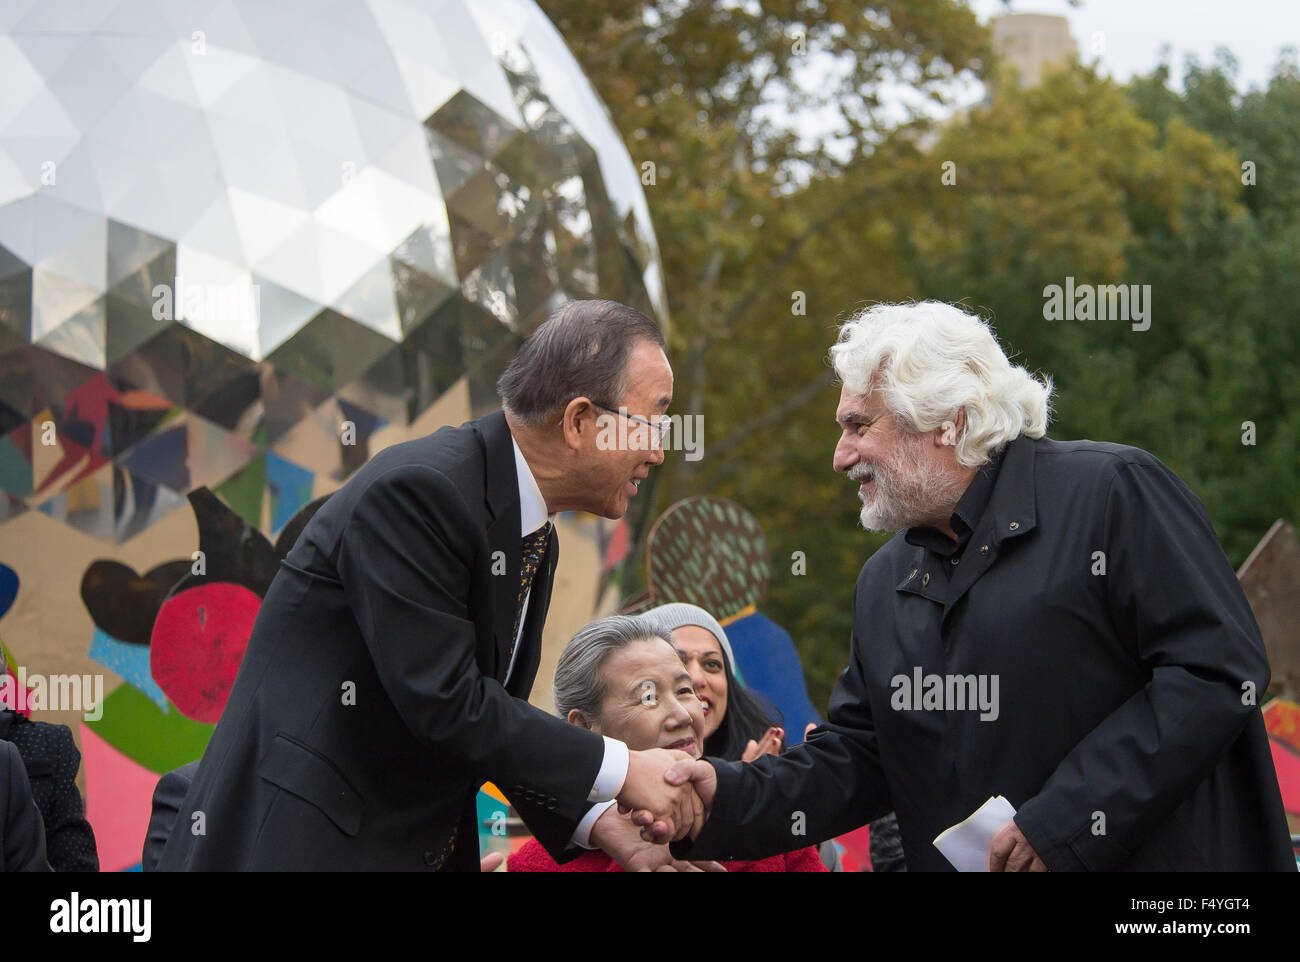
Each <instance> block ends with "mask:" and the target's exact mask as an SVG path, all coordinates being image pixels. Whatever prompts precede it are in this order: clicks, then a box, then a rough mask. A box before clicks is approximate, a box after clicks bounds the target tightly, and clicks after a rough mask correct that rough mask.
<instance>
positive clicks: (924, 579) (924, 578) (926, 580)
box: [921, 571, 930, 588]
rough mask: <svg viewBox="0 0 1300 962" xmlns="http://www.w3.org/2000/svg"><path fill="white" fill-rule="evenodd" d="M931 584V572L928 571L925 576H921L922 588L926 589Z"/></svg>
mask: <svg viewBox="0 0 1300 962" xmlns="http://www.w3.org/2000/svg"><path fill="white" fill-rule="evenodd" d="M929 583H930V572H928V571H927V572H926V573H925V574H923V575H921V587H922V588H924V587H925V586H926V585H928V584H929Z"/></svg>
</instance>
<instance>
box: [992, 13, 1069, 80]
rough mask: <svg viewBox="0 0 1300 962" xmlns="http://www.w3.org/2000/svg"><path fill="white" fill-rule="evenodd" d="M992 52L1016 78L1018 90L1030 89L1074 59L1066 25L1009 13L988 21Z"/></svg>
mask: <svg viewBox="0 0 1300 962" xmlns="http://www.w3.org/2000/svg"><path fill="white" fill-rule="evenodd" d="M989 25H990V27H991V28H992V31H993V50H994V52H995V53H996V54H997V55H998V57H999V58H1001V59H1002V60H1003V61H1004V62H1006V63H1008V64H1010V65H1011V66H1012V67H1014V68H1015V69H1016V71H1017V73H1018V74H1019V75H1020V86H1022V87H1033V86H1036V85H1038V84H1039V83H1041V82H1042V79H1043V76H1044V75H1045V74H1046V73H1047V72H1049V71H1051V70H1054V69H1056V68H1059V67H1064V66H1066V65H1067V64H1068V63H1069V62H1070V61H1072V60H1076V59H1078V56H1079V49H1078V46H1077V45H1076V44H1075V42H1074V37H1072V36H1071V35H1070V21H1069V20H1067V19H1066V18H1065V17H1058V16H1055V15H1050V14H1045V13H1010V14H1007V15H1006V16H1003V17H994V18H993V19H992V20H991V21H990V24H989Z"/></svg>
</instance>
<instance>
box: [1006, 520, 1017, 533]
mask: <svg viewBox="0 0 1300 962" xmlns="http://www.w3.org/2000/svg"><path fill="white" fill-rule="evenodd" d="M1007 527H1008V528H1010V529H1011V530H1012V531H1015V530H1016V529H1017V528H1019V527H1020V522H1019V521H1012V522H1011V523H1010V524H1009V525H1007Z"/></svg>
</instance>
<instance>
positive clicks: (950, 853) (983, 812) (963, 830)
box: [934, 795, 1016, 872]
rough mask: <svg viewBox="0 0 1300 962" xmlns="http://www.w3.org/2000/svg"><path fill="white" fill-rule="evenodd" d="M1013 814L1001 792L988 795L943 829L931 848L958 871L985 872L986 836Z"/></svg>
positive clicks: (986, 868)
mask: <svg viewBox="0 0 1300 962" xmlns="http://www.w3.org/2000/svg"><path fill="white" fill-rule="evenodd" d="M1015 814H1016V810H1015V807H1014V806H1013V805H1012V804H1011V803H1010V802H1008V801H1007V800H1006V799H1005V798H1003V797H1002V796H1001V795H998V796H996V797H994V798H990V799H989V800H988V801H987V802H985V803H984V804H983V805H981V806H980V807H979V808H977V809H975V811H973V812H971V814H970V815H969V816H967V817H966V818H965V819H963V820H962V821H960V822H958V823H957V824H956V825H954V826H953V827H952V828H948V829H944V831H943V832H941V833H940V834H939V837H938V838H936V839H935V840H934V847H935V848H937V849H938V850H939V851H940V852H942V853H943V854H944V857H945V858H946V859H948V861H950V862H952V864H953V865H955V866H956V867H957V871H958V872H985V871H988V851H989V839H991V838H993V835H994V833H995V832H997V830H998V829H999V828H1000V827H1001V826H1002V824H1003V823H1004V822H1005V821H1006V820H1007V819H1009V818H1011V816H1013V815H1015Z"/></svg>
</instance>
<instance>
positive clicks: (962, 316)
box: [831, 301, 1052, 467]
mask: <svg viewBox="0 0 1300 962" xmlns="http://www.w3.org/2000/svg"><path fill="white" fill-rule="evenodd" d="M831 363H832V364H834V365H835V373H836V374H838V375H839V378H840V380H841V381H842V382H843V384H844V386H845V388H847V389H848V391H849V393H850V394H857V395H864V394H869V393H871V392H872V391H874V390H877V389H879V390H882V391H883V392H884V402H885V406H886V407H888V408H889V410H890V411H892V412H893V414H894V417H895V418H896V419H897V420H898V423H899V426H900V427H902V428H903V429H904V430H908V431H913V432H921V433H926V432H930V431H934V430H936V429H938V428H942V427H943V426H944V422H945V421H953V422H955V421H956V417H957V412H958V411H960V410H964V411H965V412H966V423H965V425H964V426H963V428H962V430H961V431H960V432H958V434H957V438H956V447H957V460H958V461H959V462H960V463H961V464H964V465H966V466H967V467H977V466H979V465H981V464H983V463H985V462H986V461H987V460H988V459H989V456H990V454H992V453H993V452H995V451H997V450H998V449H999V448H1001V447H1002V446H1003V445H1004V444H1006V443H1007V442H1008V441H1011V440H1013V439H1014V438H1015V437H1016V436H1017V435H1019V434H1024V435H1026V436H1028V437H1031V438H1041V437H1042V436H1043V434H1044V432H1045V431H1046V430H1047V419H1048V416H1049V412H1050V401H1051V396H1052V379H1051V378H1050V377H1046V376H1037V377H1036V376H1035V375H1033V374H1030V373H1029V372H1028V371H1026V370H1025V369H1024V368H1023V367H1017V366H1015V365H1013V364H1012V363H1011V362H1010V361H1008V360H1007V356H1006V354H1004V353H1003V351H1002V348H1001V347H1000V346H999V344H998V341H997V338H996V337H994V335H993V331H992V329H991V328H990V327H989V325H988V324H987V322H985V321H984V320H982V319H981V318H979V317H976V316H975V315H974V314H968V313H966V312H965V311H963V310H961V309H960V308H958V307H954V306H953V305H952V304H945V303H943V302H942V301H922V302H920V303H908V304H874V305H872V306H871V307H868V308H866V309H864V310H862V311H860V312H859V313H857V314H855V315H854V316H853V317H851V318H849V320H847V321H845V322H844V323H843V324H842V325H840V333H839V340H838V341H837V343H836V344H835V345H834V346H833V347H831Z"/></svg>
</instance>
